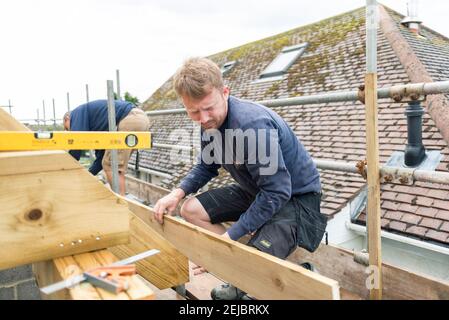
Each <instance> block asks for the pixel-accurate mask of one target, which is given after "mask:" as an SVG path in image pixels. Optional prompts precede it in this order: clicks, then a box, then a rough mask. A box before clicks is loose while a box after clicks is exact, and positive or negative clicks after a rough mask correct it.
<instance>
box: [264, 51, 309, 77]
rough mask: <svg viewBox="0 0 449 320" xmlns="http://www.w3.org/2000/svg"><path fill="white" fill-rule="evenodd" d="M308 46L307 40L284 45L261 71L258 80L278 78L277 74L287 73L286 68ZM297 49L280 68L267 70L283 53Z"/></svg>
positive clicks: (288, 67)
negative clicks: (296, 43)
mask: <svg viewBox="0 0 449 320" xmlns="http://www.w3.org/2000/svg"><path fill="white" fill-rule="evenodd" d="M308 46H309V43H308V42H305V43H301V44H298V45H293V46H288V47H284V48H283V49H282V50H281V52H280V53H279V54H278V55H277V56H276V58H274V59H273V61H271V63H270V64H269V65H268V66H267V67H266V68H265V69H264V70H263V71H262V73H261V74H260V75H259V80H263V79H270V78H274V77H276V78H278V77H279V76H283V75H285V74H286V73H287V71H288V69H290V67H291V66H292V65H293V64H294V63H295V62H296V61H297V60H298V59H299V58H300V57H301V56H302V55H303V54H304V52H305V51H306V49H307V47H308ZM293 51H297V52H296V54H295V55H293V56H292V58H291V59H290V60H289V61H288V63H287V64H285V65H284V66H283V67H282V68H280V69H277V70H274V71H270V72H267V70H269V69H270V68H272V66H273V65H274V64H275V63H276V62H277V60H279V59H280V58H281V57H282V56H283V55H284V54H286V53H289V52H293Z"/></svg>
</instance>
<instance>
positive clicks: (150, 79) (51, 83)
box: [0, 0, 449, 118]
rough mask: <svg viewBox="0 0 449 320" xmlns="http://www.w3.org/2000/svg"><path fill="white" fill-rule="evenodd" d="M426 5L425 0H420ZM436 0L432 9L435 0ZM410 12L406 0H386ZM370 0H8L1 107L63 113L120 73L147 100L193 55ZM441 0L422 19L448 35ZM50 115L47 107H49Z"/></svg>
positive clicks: (1, 23) (1, 18)
mask: <svg viewBox="0 0 449 320" xmlns="http://www.w3.org/2000/svg"><path fill="white" fill-rule="evenodd" d="M421 2H422V1H421ZM430 2H431V3H432V5H431V6H430V5H429V3H430ZM382 3H384V4H386V5H388V6H390V7H391V8H393V9H395V10H397V11H400V12H402V13H405V12H406V5H405V3H406V0H384V1H382ZM364 4H365V1H364V0H345V1H338V2H335V1H330V0H314V1H298V0H278V1H274V0H258V1H256V0H246V1H245V0H239V1H237V0H228V1H226V2H219V1H206V0H196V1H181V0H165V1H163V0H158V1H156V0H154V1H150V0H148V1H145V0H59V1H56V0H40V1H37V0H34V1H33V0H2V1H1V2H0V39H1V41H2V48H1V53H0V105H1V104H3V105H4V104H7V103H8V99H11V101H12V103H13V104H14V105H15V107H16V108H15V109H14V110H13V114H14V115H15V116H16V117H17V118H33V117H35V116H36V109H37V108H40V109H42V100H43V99H45V101H46V105H47V118H50V116H49V115H50V114H51V113H52V111H51V108H50V106H51V99H52V98H55V99H56V105H57V117H61V116H62V114H63V113H64V111H65V110H66V92H70V95H71V105H72V108H73V107H75V106H76V105H79V104H81V103H84V102H85V92H84V88H85V84H86V83H88V84H89V86H90V99H91V100H93V99H99V98H105V97H106V80H107V79H114V80H115V70H116V69H117V68H118V69H120V72H121V84H122V92H124V91H129V92H131V93H132V94H133V95H137V96H138V97H139V99H140V100H145V99H146V98H148V97H149V96H150V94H151V93H152V92H154V90H156V89H157V88H158V87H159V86H160V85H161V84H162V83H163V82H164V81H165V80H166V79H167V78H168V77H169V76H170V75H171V74H172V73H173V72H174V71H175V70H176V68H177V67H178V66H179V65H180V64H181V62H182V61H183V60H184V59H185V58H187V57H189V56H193V55H203V56H205V55H210V54H213V53H216V52H220V51H223V50H226V49H229V48H232V47H235V46H238V45H241V44H244V43H247V42H250V41H254V40H258V39H260V38H263V37H267V36H270V35H273V34H276V33H280V32H284V31H286V30H289V29H292V28H296V27H298V26H301V25H304V24H308V23H311V22H314V21H318V20H321V19H325V18H328V17H331V16H333V15H336V14H340V13H343V12H345V11H348V10H352V9H355V8H358V7H362V6H364ZM448 8H449V5H448V4H447V2H446V1H443V0H432V1H426V6H424V5H423V3H422V4H421V17H422V19H423V20H424V23H425V24H426V25H428V26H430V27H432V28H434V29H435V30H437V31H439V32H440V33H443V34H445V35H448V36H449V27H447V24H446V22H445V17H446V15H447V12H449V10H448ZM41 114H42V110H41Z"/></svg>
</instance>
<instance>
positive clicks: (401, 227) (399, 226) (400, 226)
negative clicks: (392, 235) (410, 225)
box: [389, 221, 407, 232]
mask: <svg viewBox="0 0 449 320" xmlns="http://www.w3.org/2000/svg"><path fill="white" fill-rule="evenodd" d="M389 228H390V229H393V230H396V231H402V232H404V231H405V230H406V229H407V224H405V223H403V222H398V221H391V222H390V224H389Z"/></svg>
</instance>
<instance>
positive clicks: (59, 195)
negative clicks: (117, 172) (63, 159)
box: [0, 156, 129, 269]
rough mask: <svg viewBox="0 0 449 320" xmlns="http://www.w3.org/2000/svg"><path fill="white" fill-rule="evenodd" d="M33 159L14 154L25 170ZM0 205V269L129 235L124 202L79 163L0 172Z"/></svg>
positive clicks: (96, 246)
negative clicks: (77, 165)
mask: <svg viewBox="0 0 449 320" xmlns="http://www.w3.org/2000/svg"><path fill="white" fill-rule="evenodd" d="M4 159H5V158H3V159H2V160H4ZM6 159H8V160H11V159H13V158H6ZM35 160H36V157H28V156H25V157H23V158H22V157H20V156H18V157H17V161H18V162H19V163H21V165H23V169H24V171H25V172H30V171H32V168H36V166H37V167H39V166H38V165H36V164H35ZM49 163H50V162H49ZM0 166H1V167H2V170H8V169H3V163H2V161H0ZM55 166H56V167H58V168H59V167H60V166H61V165H60V164H55ZM0 208H2V209H1V213H0V243H1V244H2V245H1V246H0V257H2V258H1V259H0V269H6V268H11V267H15V266H17V265H22V264H27V263H31V262H36V261H42V260H45V259H52V258H55V257H62V256H66V255H70V254H75V253H80V252H86V251H91V250H96V249H101V248H105V247H110V246H116V245H119V244H125V243H127V242H128V240H129V210H128V208H127V204H126V203H125V202H123V201H121V200H120V199H119V198H117V197H116V196H115V195H114V194H113V193H112V192H111V191H110V190H108V189H107V188H105V187H104V186H103V185H102V184H101V183H100V182H99V181H98V180H97V179H96V178H95V177H94V176H92V175H91V174H90V173H88V172H87V171H86V170H85V169H83V168H81V167H80V168H79V169H78V170H62V171H48V172H35V173H27V174H14V175H6V176H5V175H0Z"/></svg>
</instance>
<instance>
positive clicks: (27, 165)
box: [0, 151, 82, 176]
mask: <svg viewBox="0 0 449 320" xmlns="http://www.w3.org/2000/svg"><path fill="white" fill-rule="evenodd" d="M80 169H82V167H81V166H80V165H79V163H78V162H77V161H76V160H75V159H74V158H73V157H72V156H70V155H69V154H68V153H67V152H64V151H25V152H0V176H8V175H19V174H27V173H36V172H48V171H63V170H80Z"/></svg>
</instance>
